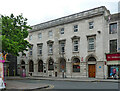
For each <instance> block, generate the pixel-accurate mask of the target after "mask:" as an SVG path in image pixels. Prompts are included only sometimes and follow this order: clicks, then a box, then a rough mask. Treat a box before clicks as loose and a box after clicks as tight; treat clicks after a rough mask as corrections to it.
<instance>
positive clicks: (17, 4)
mask: <svg viewBox="0 0 120 91" xmlns="http://www.w3.org/2000/svg"><path fill="white" fill-rule="evenodd" d="M118 1H120V0H1V1H0V3H1V4H0V13H1V14H2V15H10V14H11V13H13V14H14V15H19V14H21V13H23V16H24V17H26V18H27V19H28V25H31V26H32V25H36V24H39V23H43V22H46V21H49V20H53V19H56V18H60V17H63V16H67V15H70V14H74V13H78V12H82V11H85V10H88V9H92V8H95V7H99V6H106V8H107V9H109V10H110V12H111V13H112V14H113V13H117V12H118Z"/></svg>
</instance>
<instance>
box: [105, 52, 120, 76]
mask: <svg viewBox="0 0 120 91" xmlns="http://www.w3.org/2000/svg"><path fill="white" fill-rule="evenodd" d="M106 59H107V67H108V78H113V77H116V78H120V53H115V54H106Z"/></svg>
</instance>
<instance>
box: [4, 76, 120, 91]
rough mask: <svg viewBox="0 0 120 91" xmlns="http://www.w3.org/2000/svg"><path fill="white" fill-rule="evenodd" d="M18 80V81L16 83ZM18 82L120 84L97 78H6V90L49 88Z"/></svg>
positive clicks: (112, 80) (40, 84) (42, 85)
mask: <svg viewBox="0 0 120 91" xmlns="http://www.w3.org/2000/svg"><path fill="white" fill-rule="evenodd" d="M16 80H17V81H16ZM18 80H57V81H74V82H116V83H119V82H120V80H118V79H116V80H115V79H97V78H60V77H19V76H16V77H6V83H7V86H6V89H7V90H11V89H20V90H35V89H43V88H48V87H49V85H48V84H42V83H27V84H26V83H23V82H19V81H18ZM11 83H12V84H11Z"/></svg>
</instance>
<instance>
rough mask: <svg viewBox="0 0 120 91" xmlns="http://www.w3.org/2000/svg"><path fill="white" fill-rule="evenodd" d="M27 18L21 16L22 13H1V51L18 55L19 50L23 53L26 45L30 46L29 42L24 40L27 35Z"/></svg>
mask: <svg viewBox="0 0 120 91" xmlns="http://www.w3.org/2000/svg"><path fill="white" fill-rule="evenodd" d="M28 29H31V27H30V26H28V25H27V19H26V18H23V16H22V14H21V15H18V16H16V17H15V16H14V15H13V14H11V15H10V16H3V15H2V51H5V52H7V53H11V54H12V55H15V56H18V55H19V54H18V53H19V52H22V53H23V54H24V51H27V47H30V45H29V42H28V41H27V40H25V38H27V36H28Z"/></svg>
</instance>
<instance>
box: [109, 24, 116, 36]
mask: <svg viewBox="0 0 120 91" xmlns="http://www.w3.org/2000/svg"><path fill="white" fill-rule="evenodd" d="M114 25H116V27H115V26H114ZM111 26H114V28H115V32H113V30H112V29H111ZM114 28H113V29H114ZM117 28H118V23H117V22H113V23H110V24H109V34H116V33H117V30H118V29H117Z"/></svg>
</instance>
